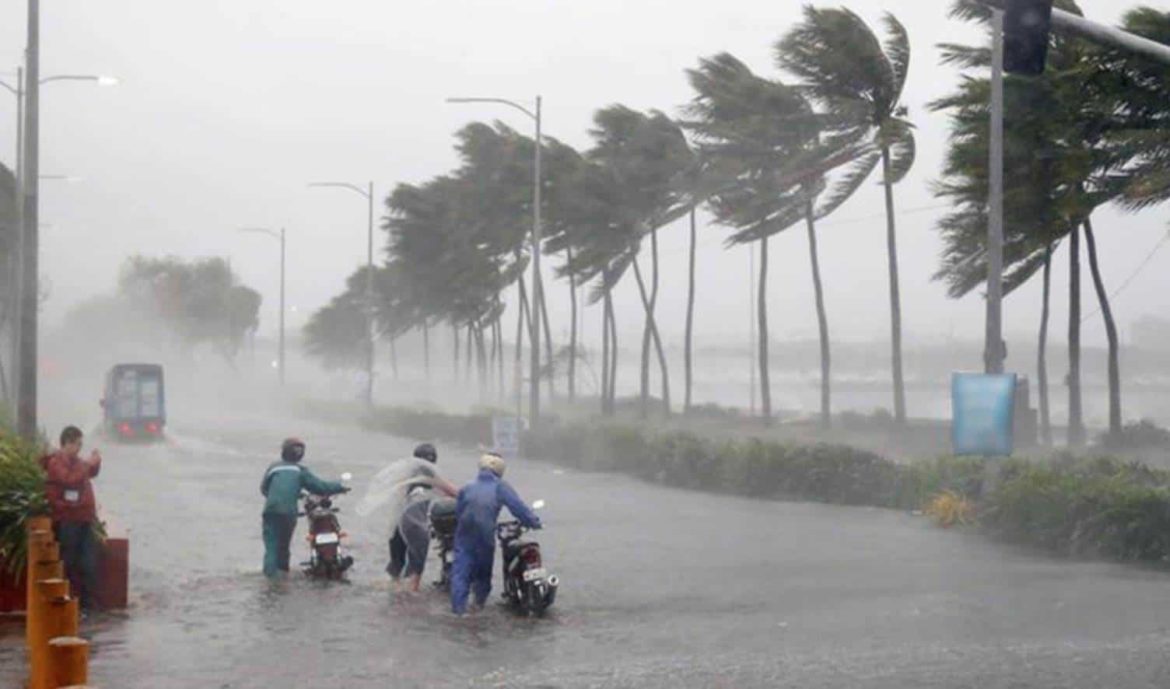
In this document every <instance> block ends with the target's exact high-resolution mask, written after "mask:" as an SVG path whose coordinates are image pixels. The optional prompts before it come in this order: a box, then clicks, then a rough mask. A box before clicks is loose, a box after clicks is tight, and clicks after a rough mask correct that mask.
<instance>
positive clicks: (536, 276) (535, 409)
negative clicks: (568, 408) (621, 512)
mask: <svg viewBox="0 0 1170 689" xmlns="http://www.w3.org/2000/svg"><path fill="white" fill-rule="evenodd" d="M535 119H536V142H535V143H536V160H535V161H534V163H533V165H534V166H535V175H534V176H535V178H536V180H535V184H533V191H532V195H533V204H534V205H533V209H532V305H533V307H532V355H531V357H530V360H531V361H532V369H531V376H532V381H531V387H530V388H529V389H528V413H529V414H530V415H531V417H532V418H531V419H530V421H529V425H530V427H531V428H536V426H537V424H538V423H539V422H540V315H541V314H542V313H544V287H543V285H542V284H541V283H542V282H543V281H542V280H541V279H540V242H541V238H540V233H541V227H540V220H541V218H540V187H541V184H542V182H541V176H540V162H541V161H540V149H542V148H543V147H544V146H543V142H542V141H541V139H540V129H541V122H540V96H537V97H536V117H535ZM551 364H552V362H551V361H550V362H549V365H551Z"/></svg>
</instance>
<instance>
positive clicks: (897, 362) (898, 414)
mask: <svg viewBox="0 0 1170 689" xmlns="http://www.w3.org/2000/svg"><path fill="white" fill-rule="evenodd" d="M892 175H893V172H892V171H891V169H890V148H889V146H882V185H883V186H884V187H885V190H886V252H887V254H888V256H889V264H890V268H889V270H890V341H891V360H892V364H893V371H894V420H895V421H897V422H898V423H899V424H903V423H906V383H905V381H904V380H903V378H902V297H901V295H900V294H899V289H898V237H897V228H896V226H895V224H894V184H893V181H892V180H891V177H892Z"/></svg>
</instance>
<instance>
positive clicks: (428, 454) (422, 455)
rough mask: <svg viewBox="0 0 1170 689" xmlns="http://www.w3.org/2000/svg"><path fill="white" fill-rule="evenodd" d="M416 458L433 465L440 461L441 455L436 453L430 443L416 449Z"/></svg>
mask: <svg viewBox="0 0 1170 689" xmlns="http://www.w3.org/2000/svg"><path fill="white" fill-rule="evenodd" d="M414 456H415V457H418V458H419V459H425V460H427V461H428V462H430V463H431V464H436V463H438V461H439V453H438V452H437V451H435V446H434V445H431V444H430V443H423V444H422V445H419V446H418V447H416V448H414Z"/></svg>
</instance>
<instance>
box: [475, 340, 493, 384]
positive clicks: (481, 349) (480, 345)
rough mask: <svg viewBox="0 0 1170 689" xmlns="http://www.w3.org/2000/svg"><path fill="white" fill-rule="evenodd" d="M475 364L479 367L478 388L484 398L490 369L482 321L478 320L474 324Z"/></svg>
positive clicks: (489, 379)
mask: <svg viewBox="0 0 1170 689" xmlns="http://www.w3.org/2000/svg"><path fill="white" fill-rule="evenodd" d="M475 366H476V368H477V369H479V388H480V390H481V391H482V395H483V397H484V399H487V393H488V384H489V383H490V381H491V376H489V375H488V374H489V371H490V369H488V357H487V346H486V343H485V341H484V336H483V323H482V322H480V321H477V322H476V324H475Z"/></svg>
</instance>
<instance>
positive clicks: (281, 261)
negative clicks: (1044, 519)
mask: <svg viewBox="0 0 1170 689" xmlns="http://www.w3.org/2000/svg"><path fill="white" fill-rule="evenodd" d="M284 246H285V242H284V228H283V227H282V228H280V384H281V385H284V370H285V366H284V309H285V305H284V253H285V252H284Z"/></svg>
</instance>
